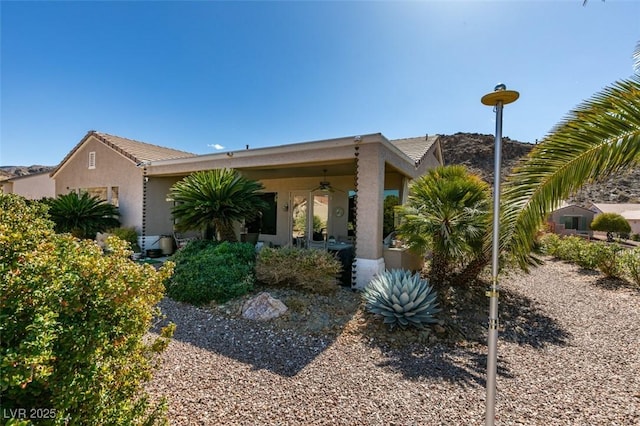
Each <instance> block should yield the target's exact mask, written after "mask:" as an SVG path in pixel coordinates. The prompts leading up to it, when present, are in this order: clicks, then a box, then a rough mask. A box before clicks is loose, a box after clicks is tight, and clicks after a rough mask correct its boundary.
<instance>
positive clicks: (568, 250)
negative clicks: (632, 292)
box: [541, 234, 625, 277]
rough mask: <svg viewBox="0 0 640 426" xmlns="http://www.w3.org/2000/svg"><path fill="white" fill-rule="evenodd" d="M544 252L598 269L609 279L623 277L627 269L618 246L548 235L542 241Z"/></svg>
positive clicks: (573, 237) (578, 238)
mask: <svg viewBox="0 0 640 426" xmlns="http://www.w3.org/2000/svg"><path fill="white" fill-rule="evenodd" d="M541 248H542V252H543V253H545V254H548V255H551V256H555V257H557V258H558V259H562V260H565V261H567V262H571V263H575V264H577V265H579V266H581V267H583V268H585V269H594V270H595V269H598V270H600V272H602V273H603V274H604V275H605V276H607V277H622V276H623V275H624V271H625V267H624V264H623V262H622V259H625V257H624V256H621V251H622V248H621V247H620V246H619V245H617V244H609V243H603V242H591V241H587V240H585V239H584V238H580V237H576V236H569V237H564V238H562V237H558V236H557V235H555V234H546V235H544V236H543V237H542V239H541Z"/></svg>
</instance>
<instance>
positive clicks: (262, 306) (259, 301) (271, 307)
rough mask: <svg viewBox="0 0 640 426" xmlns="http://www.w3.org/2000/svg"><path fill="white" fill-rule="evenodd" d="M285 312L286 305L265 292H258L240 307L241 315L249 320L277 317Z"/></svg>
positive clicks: (265, 319) (264, 319)
mask: <svg viewBox="0 0 640 426" xmlns="http://www.w3.org/2000/svg"><path fill="white" fill-rule="evenodd" d="M285 312H287V307H286V306H285V304H284V303H282V302H281V301H280V300H278V299H275V298H273V297H271V295H270V294H269V293H267V292H262V293H260V294H258V295H257V296H256V297H254V298H253V299H249V300H247V302H246V303H245V304H244V306H243V307H242V316H243V317H244V318H246V319H250V320H258V321H267V320H270V319H273V318H278V317H279V316H280V315H282V314H284V313H285Z"/></svg>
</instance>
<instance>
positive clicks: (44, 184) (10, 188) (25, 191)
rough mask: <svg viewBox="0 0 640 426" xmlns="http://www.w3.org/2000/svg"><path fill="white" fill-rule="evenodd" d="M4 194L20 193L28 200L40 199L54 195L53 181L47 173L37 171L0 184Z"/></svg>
mask: <svg viewBox="0 0 640 426" xmlns="http://www.w3.org/2000/svg"><path fill="white" fill-rule="evenodd" d="M2 191H3V192H4V193H5V194H17V195H21V196H23V197H24V198H26V199H28V200H40V199H42V198H45V197H55V182H54V181H53V179H51V177H49V173H38V174H33V175H28V176H20V177H15V178H13V179H11V182H5V183H3V185H2Z"/></svg>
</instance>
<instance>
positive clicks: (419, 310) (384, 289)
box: [362, 269, 440, 328]
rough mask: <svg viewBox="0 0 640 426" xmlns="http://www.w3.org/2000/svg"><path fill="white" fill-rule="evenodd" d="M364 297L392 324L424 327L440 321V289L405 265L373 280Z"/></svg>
mask: <svg viewBox="0 0 640 426" xmlns="http://www.w3.org/2000/svg"><path fill="white" fill-rule="evenodd" d="M362 297H363V298H364V300H365V301H366V305H365V307H366V309H367V310H368V311H369V312H371V313H374V314H376V315H379V316H381V317H382V318H383V320H384V323H385V324H389V326H390V327H391V328H393V327H395V326H400V327H402V328H405V327H407V326H409V325H411V326H414V327H417V328H423V327H424V325H425V324H433V323H436V322H438V320H437V319H436V318H435V317H434V315H435V314H436V313H438V312H440V309H439V308H437V306H438V303H437V302H436V293H435V292H434V291H433V288H432V287H431V286H430V285H429V281H427V280H425V279H422V278H420V274H419V273H416V274H412V273H411V271H404V270H401V269H394V270H392V271H385V272H384V273H383V274H380V275H376V277H375V278H374V279H373V280H371V282H370V283H369V284H368V285H367V286H366V287H365V289H364V292H363V293H362Z"/></svg>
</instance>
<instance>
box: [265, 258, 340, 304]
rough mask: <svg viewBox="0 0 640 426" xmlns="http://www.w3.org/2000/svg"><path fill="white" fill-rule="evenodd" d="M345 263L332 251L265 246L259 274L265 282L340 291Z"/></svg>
mask: <svg viewBox="0 0 640 426" xmlns="http://www.w3.org/2000/svg"><path fill="white" fill-rule="evenodd" d="M341 270H342V264H341V263H340V261H338V259H336V258H335V256H334V255H332V254H331V253H327V252H325V251H321V250H304V249H296V248H281V249H273V248H268V247H267V248H263V249H262V250H260V254H259V255H258V260H257V262H256V277H257V279H258V281H260V282H262V283H263V284H265V285H273V286H291V287H294V288H299V289H302V290H305V291H311V292H314V293H328V292H332V291H336V290H337V289H338V286H337V275H338V274H339V273H340V271H341Z"/></svg>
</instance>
